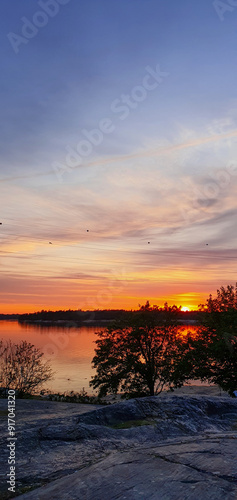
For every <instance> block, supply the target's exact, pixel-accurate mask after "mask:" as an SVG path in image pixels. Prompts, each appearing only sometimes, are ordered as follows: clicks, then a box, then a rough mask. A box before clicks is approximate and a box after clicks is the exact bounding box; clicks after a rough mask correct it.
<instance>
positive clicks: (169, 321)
mask: <svg viewBox="0 0 237 500" xmlns="http://www.w3.org/2000/svg"><path fill="white" fill-rule="evenodd" d="M157 318H158V316H157V314H156V312H155V311H151V310H150V305H149V303H148V302H147V303H146V305H145V306H144V307H143V308H141V309H140V311H139V312H137V313H133V314H131V315H130V317H129V318H128V317H126V318H125V319H121V320H120V321H118V322H116V323H115V324H113V325H111V326H110V327H108V328H107V329H106V330H105V331H101V332H97V335H98V336H99V339H98V340H97V341H96V345H97V348H96V350H95V352H96V354H95V356H94V358H93V361H92V362H93V366H94V368H96V370H97V374H96V375H95V376H94V377H92V380H91V382H90V385H91V386H93V388H94V389H98V388H99V397H102V396H105V395H106V394H108V393H114V394H116V393H117V392H118V391H121V392H122V393H123V397H135V396H144V395H151V396H152V395H154V394H159V393H160V392H161V391H162V390H163V388H164V387H167V388H170V389H172V388H174V387H180V386H181V385H182V383H183V382H182V377H181V376H179V379H177V378H175V375H174V374H175V371H176V365H177V364H178V363H179V361H180V359H181V358H182V355H183V341H182V337H181V336H180V333H179V327H178V326H177V324H176V311H174V310H173V311H172V308H168V307H167V310H166V311H165V315H164V316H163V318H162V320H161V319H160V316H159V322H158V323H157ZM177 373H178V372H177Z"/></svg>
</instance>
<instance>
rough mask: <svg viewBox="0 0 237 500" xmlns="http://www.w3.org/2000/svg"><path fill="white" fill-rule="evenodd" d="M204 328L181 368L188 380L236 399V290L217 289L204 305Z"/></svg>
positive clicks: (201, 308)
mask: <svg viewBox="0 0 237 500" xmlns="http://www.w3.org/2000/svg"><path fill="white" fill-rule="evenodd" d="M200 310H201V311H202V315H201V318H200V322H201V326H200V328H199V329H198V332H197V335H196V337H195V338H192V337H189V339H188V348H187V349H186V355H185V356H184V358H183V361H182V367H180V369H181V370H182V371H183V372H185V371H186V375H187V378H195V379H201V380H203V381H208V382H211V383H214V384H218V385H219V386H220V387H221V388H222V389H224V390H226V391H227V392H229V394H230V395H231V396H233V391H234V390H236V389H237V287H233V286H232V285H228V286H227V287H226V288H224V287H221V288H220V290H217V295H216V297H215V298H213V297H212V295H210V296H209V298H208V300H207V302H206V305H201V306H200Z"/></svg>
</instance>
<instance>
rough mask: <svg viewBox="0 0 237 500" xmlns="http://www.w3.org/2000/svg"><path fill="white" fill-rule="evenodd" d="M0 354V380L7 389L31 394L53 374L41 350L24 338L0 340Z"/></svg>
mask: <svg viewBox="0 0 237 500" xmlns="http://www.w3.org/2000/svg"><path fill="white" fill-rule="evenodd" d="M0 355H1V357H0V382H1V385H2V386H3V387H5V388H7V389H16V390H18V391H19V393H20V394H23V393H28V394H32V393H33V392H34V391H35V389H39V388H40V387H41V385H42V384H43V383H44V382H46V381H47V380H49V379H51V378H52V376H53V373H52V370H51V368H50V366H49V363H48V361H45V362H43V360H42V357H43V355H44V354H43V352H41V351H40V349H38V348H36V347H35V346H34V345H32V344H30V343H28V342H26V341H24V340H22V341H21V342H20V343H19V344H14V343H12V342H11V341H10V340H9V341H8V342H6V343H3V342H2V341H1V343H0Z"/></svg>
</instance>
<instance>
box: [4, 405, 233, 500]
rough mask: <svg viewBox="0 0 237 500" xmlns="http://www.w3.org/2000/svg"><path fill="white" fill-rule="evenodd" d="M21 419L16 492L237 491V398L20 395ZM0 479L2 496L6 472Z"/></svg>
mask: <svg viewBox="0 0 237 500" xmlns="http://www.w3.org/2000/svg"><path fill="white" fill-rule="evenodd" d="M3 401H4V400H2V401H0V409H1V408H2V404H3ZM25 403H26V404H25ZM64 405H65V406H64ZM40 406H41V408H40ZM1 421H2V418H1ZM17 422H18V423H17V435H18V440H17V462H18V472H17V484H18V497H17V498H19V499H22V500H23V499H25V500H33V499H35V500H38V499H39V500H41V499H42V500H46V499H47V500H48V499H52V500H53V499H57V500H58V499H63V500H64V499H65V500H66V499H70V500H73V499H75V500H81V499H82V500H84V499H85V500H100V499H101V500H102V499H103V500H104V499H106V500H115V499H123V498H127V499H129V500H130V499H131V500H133V499H136V500H137V499H157V500H160V499H167V500H169V499H176V500H183V499H197V500H206V499H215V500H216V499H219V498H221V499H223V498H225V499H237V484H236V482H237V469H236V444H237V443H236V437H237V435H236V430H237V400H235V399H232V398H226V397H211V398H209V397H205V396H196V397H194V396H193V397H187V396H176V395H162V396H158V397H152V398H151V397H150V398H141V399H135V400H131V401H126V402H122V403H118V404H115V405H111V406H106V407H99V408H98V407H90V406H89V405H75V404H66V403H52V402H34V401H19V400H18V402H17ZM2 427H4V425H3V422H2ZM120 427H122V428H120ZM3 431H4V428H3ZM4 434H5V433H4V432H3V435H2V438H1V447H2V449H1V455H0V457H1V458H0V461H1V470H3V471H4V467H5V468H6V453H5V449H6V435H4ZM32 486H33V487H37V486H39V487H38V488H36V489H34V490H33V491H30V492H28V493H24V494H23V495H19V493H20V491H22V488H28V487H29V488H30V487H32ZM1 487H2V488H1V490H2V491H3V494H2V497H1V498H4V489H5V488H6V485H5V478H4V474H3V475H2V476H1ZM23 491H24V490H23ZM5 498H6V497H5Z"/></svg>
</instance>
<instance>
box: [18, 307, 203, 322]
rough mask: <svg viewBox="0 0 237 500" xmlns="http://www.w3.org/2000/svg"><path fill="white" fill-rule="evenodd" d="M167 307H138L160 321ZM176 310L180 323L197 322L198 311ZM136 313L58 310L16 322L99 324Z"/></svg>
mask: <svg viewBox="0 0 237 500" xmlns="http://www.w3.org/2000/svg"><path fill="white" fill-rule="evenodd" d="M166 307H167V305H166V304H165V305H164V307H158V306H150V304H149V301H147V303H146V304H145V305H144V306H140V309H139V310H140V311H143V310H147V311H152V312H154V313H156V315H157V318H160V319H161V320H162V315H163V314H164V312H165V309H166ZM173 307H175V308H176V315H177V319H178V320H181V321H186V320H198V317H199V312H198V311H186V312H184V311H181V309H180V308H178V307H176V306H173ZM136 313H137V311H126V310H124V309H103V310H99V309H97V310H93V311H82V310H80V309H79V310H71V309H68V310H59V311H46V310H42V311H38V312H35V313H28V314H20V315H19V316H18V321H19V322H20V323H24V322H26V323H35V322H49V323H54V322H57V321H65V322H74V323H75V324H78V325H80V324H83V322H87V321H89V322H92V323H96V322H97V323H99V322H101V321H114V320H116V319H119V318H120V317H121V315H123V317H126V316H127V317H130V316H131V314H136Z"/></svg>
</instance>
